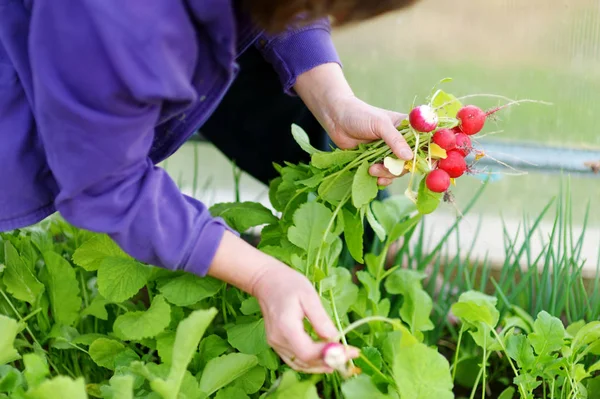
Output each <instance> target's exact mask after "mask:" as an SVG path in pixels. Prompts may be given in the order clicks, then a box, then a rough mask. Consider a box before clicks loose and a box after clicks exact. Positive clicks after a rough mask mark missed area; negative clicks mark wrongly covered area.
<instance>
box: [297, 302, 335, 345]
mask: <svg viewBox="0 0 600 399" xmlns="http://www.w3.org/2000/svg"><path fill="white" fill-rule="evenodd" d="M302 309H303V310H304V314H305V315H306V317H307V318H308V321H310V324H311V325H312V326H313V328H314V329H315V332H316V333H317V334H319V336H320V337H321V338H323V339H327V340H330V339H334V338H336V337H337V335H338V330H337V328H335V325H334V324H333V321H332V320H331V318H330V317H329V315H328V314H327V312H326V311H325V308H324V307H323V304H322V303H321V298H320V297H319V296H318V295H317V294H316V293H315V294H314V295H307V296H305V297H304V299H303V301H302Z"/></svg>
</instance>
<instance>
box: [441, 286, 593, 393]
mask: <svg viewBox="0 0 600 399" xmlns="http://www.w3.org/2000/svg"><path fill="white" fill-rule="evenodd" d="M496 302H497V299H496V298H494V297H490V296H487V295H485V294H481V293H479V292H476V291H468V292H465V293H463V294H462V295H461V296H460V298H459V300H458V302H457V303H455V304H454V305H453V306H452V311H453V313H454V314H455V315H456V316H457V317H458V318H459V319H460V321H461V323H462V326H461V330H460V335H459V338H458V347H457V349H456V353H455V359H456V360H455V362H454V364H453V366H452V367H453V375H454V376H455V375H456V370H457V368H458V367H460V363H459V361H458V359H459V353H460V343H461V339H462V337H463V334H464V333H465V332H468V333H469V334H470V336H471V338H472V339H473V341H474V342H475V343H476V345H477V346H479V347H480V348H481V349H482V358H481V363H480V369H479V374H478V375H477V377H476V380H475V383H474V386H473V390H472V393H471V396H470V397H471V398H474V397H475V394H476V391H477V387H478V384H479V382H480V381H481V384H482V386H483V387H486V376H487V364H488V360H489V357H490V355H491V354H492V353H494V352H502V353H503V354H504V355H506V361H507V362H508V363H509V365H510V369H511V370H512V372H513V373H514V378H513V379H512V381H513V382H514V384H515V385H516V386H517V388H518V389H517V390H518V392H519V395H520V397H521V398H523V399H533V398H534V397H539V396H538V395H540V394H541V395H542V396H541V397H542V398H566V399H571V398H587V397H590V398H593V397H596V396H598V395H600V390H598V382H599V381H600V376H598V377H593V376H594V373H595V372H597V371H598V370H600V360H598V358H594V357H593V355H600V322H599V321H594V322H590V323H587V324H586V323H585V322H584V321H582V320H581V321H578V322H576V323H574V324H571V325H570V326H569V327H567V328H566V329H565V327H564V326H563V323H562V322H561V320H560V319H558V318H556V317H553V316H551V315H550V314H549V313H547V312H545V311H542V312H540V313H539V314H538V315H537V318H536V319H535V321H534V320H533V318H531V317H529V316H528V315H525V314H524V312H519V311H518V309H516V308H515V309H514V311H515V312H513V313H512V314H510V315H507V316H506V317H505V318H504V319H503V320H501V321H500V313H499V312H498V310H497V309H496ZM514 391H515V388H514V386H510V387H508V388H507V389H506V390H505V391H504V392H505V393H503V394H502V395H504V396H506V397H512V394H513V393H514ZM502 395H501V396H502ZM481 397H482V398H485V397H486V389H482V390H481Z"/></svg>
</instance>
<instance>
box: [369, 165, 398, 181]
mask: <svg viewBox="0 0 600 399" xmlns="http://www.w3.org/2000/svg"><path fill="white" fill-rule="evenodd" d="M369 174H370V175H371V176H373V177H383V178H386V179H393V178H394V177H396V176H394V175H393V174H392V173H391V172H390V171H389V170H388V169H387V168H386V167H385V166H384V165H383V164H380V163H377V164H375V165H371V167H370V168H369Z"/></svg>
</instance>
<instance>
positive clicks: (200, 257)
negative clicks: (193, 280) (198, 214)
mask: <svg viewBox="0 0 600 399" xmlns="http://www.w3.org/2000/svg"><path fill="white" fill-rule="evenodd" d="M225 231H230V232H231V233H233V234H235V235H236V236H238V237H239V236H240V234H239V233H238V232H237V231H235V230H233V229H232V228H230V227H229V226H228V225H227V224H226V223H225V221H224V220H223V219H221V218H219V217H217V218H212V219H211V220H209V221H207V222H206V223H205V224H203V225H202V226H201V229H200V231H198V232H196V240H194V241H193V242H192V248H190V249H189V252H188V253H189V255H188V257H187V259H184V260H183V262H182V263H183V264H182V265H181V266H180V269H181V270H184V271H186V272H189V273H193V274H196V275H198V276H200V277H204V276H206V274H207V273H208V269H209V268H210V264H211V263H212V261H213V259H214V257H215V254H216V252H217V249H218V248H219V244H220V243H221V240H222V239H223V235H224V234H225Z"/></svg>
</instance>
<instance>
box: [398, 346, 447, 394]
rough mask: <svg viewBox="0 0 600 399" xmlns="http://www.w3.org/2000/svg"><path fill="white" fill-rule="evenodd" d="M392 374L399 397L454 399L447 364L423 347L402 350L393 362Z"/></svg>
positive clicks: (433, 350)
mask: <svg viewBox="0 0 600 399" xmlns="http://www.w3.org/2000/svg"><path fill="white" fill-rule="evenodd" d="M393 374H394V378H395V380H396V386H397V387H398V391H399V392H400V396H401V397H402V398H411V399H431V398H436V399H454V394H453V393H452V387H453V384H452V376H451V375H450V365H449V364H448V361H447V360H446V358H444V356H442V355H441V354H439V353H438V352H437V351H436V350H435V349H431V348H429V347H428V346H426V345H424V344H421V343H418V344H414V345H410V346H408V347H406V348H404V349H402V354H401V356H397V357H396V358H395V359H394V365H393Z"/></svg>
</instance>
